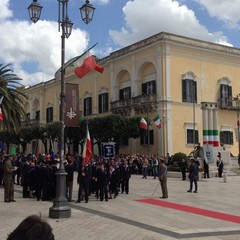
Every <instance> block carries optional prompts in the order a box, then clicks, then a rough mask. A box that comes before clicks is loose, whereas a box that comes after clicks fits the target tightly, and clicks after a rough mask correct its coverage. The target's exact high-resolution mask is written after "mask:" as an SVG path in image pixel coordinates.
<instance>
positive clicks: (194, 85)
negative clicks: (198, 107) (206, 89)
mask: <svg viewBox="0 0 240 240" xmlns="http://www.w3.org/2000/svg"><path fill="white" fill-rule="evenodd" d="M193 91H194V102H195V103H197V82H196V81H193Z"/></svg>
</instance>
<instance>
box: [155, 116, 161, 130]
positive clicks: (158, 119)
mask: <svg viewBox="0 0 240 240" xmlns="http://www.w3.org/2000/svg"><path fill="white" fill-rule="evenodd" d="M153 122H154V124H155V125H156V126H157V128H161V127H162V123H161V119H160V117H159V115H157V116H156V117H155V118H154V119H153Z"/></svg>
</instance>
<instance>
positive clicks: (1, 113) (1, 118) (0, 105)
mask: <svg viewBox="0 0 240 240" xmlns="http://www.w3.org/2000/svg"><path fill="white" fill-rule="evenodd" d="M2 101H3V96H2V97H1V98H0V121H3V112H2Z"/></svg>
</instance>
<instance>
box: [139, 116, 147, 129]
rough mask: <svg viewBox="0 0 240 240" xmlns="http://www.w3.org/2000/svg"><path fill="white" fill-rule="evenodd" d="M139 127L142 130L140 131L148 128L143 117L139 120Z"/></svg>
mask: <svg viewBox="0 0 240 240" xmlns="http://www.w3.org/2000/svg"><path fill="white" fill-rule="evenodd" d="M139 127H140V128H142V129H144V130H147V128H148V127H147V122H146V120H145V119H144V118H143V117H142V118H141V121H140V124H139Z"/></svg>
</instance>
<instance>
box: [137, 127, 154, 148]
mask: <svg viewBox="0 0 240 240" xmlns="http://www.w3.org/2000/svg"><path fill="white" fill-rule="evenodd" d="M140 144H141V145H146V144H148V134H147V131H146V132H145V133H144V134H143V135H141V137H140ZM149 144H150V145H153V130H149Z"/></svg>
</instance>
